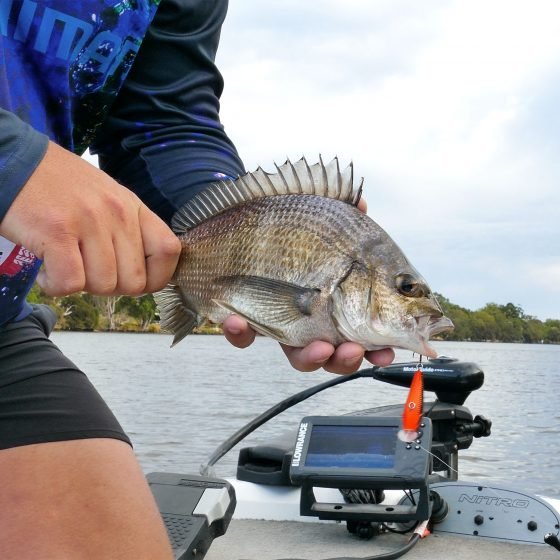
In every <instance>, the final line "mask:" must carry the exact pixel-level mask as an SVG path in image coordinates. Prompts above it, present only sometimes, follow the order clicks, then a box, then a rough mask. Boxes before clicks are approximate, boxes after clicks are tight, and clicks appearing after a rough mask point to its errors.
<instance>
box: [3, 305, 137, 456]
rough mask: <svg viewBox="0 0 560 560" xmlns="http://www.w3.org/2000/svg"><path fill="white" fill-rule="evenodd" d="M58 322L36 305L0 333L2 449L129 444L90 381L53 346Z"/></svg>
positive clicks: (45, 309)
mask: <svg viewBox="0 0 560 560" xmlns="http://www.w3.org/2000/svg"><path fill="white" fill-rule="evenodd" d="M55 320H56V319H55V316H54V313H53V311H52V310H51V309H50V308H49V307H47V306H45V305H36V306H34V310H33V313H32V314H31V315H29V316H28V317H26V318H25V319H23V320H22V321H18V322H12V323H9V324H7V325H5V326H3V327H2V328H0V449H7V448H10V447H18V446H20V445H28V444H32V443H45V442H50V441H66V440H73V439H84V438H99V437H101V438H114V439H120V440H122V441H125V442H127V443H128V444H130V440H129V439H128V437H127V436H126V435H125V433H124V431H123V429H122V428H121V426H120V425H119V423H118V421H117V419H116V418H115V417H114V415H113V413H112V412H111V411H110V410H109V407H108V406H107V404H106V403H105V401H104V400H103V399H102V398H101V396H100V395H99V393H98V392H97V391H96V390H95V388H94V387H93V385H92V384H91V383H90V381H89V379H88V378H87V377H86V375H85V374H84V373H83V372H81V371H80V370H79V369H78V368H77V367H76V366H75V365H74V364H73V363H72V362H71V361H70V360H69V359H68V358H66V356H64V355H63V354H62V352H61V351H60V349H59V348H58V347H57V346H56V345H55V344H53V343H52V342H51V341H50V340H49V338H48V336H49V334H50V332H51V330H52V328H53V326H54V323H55Z"/></svg>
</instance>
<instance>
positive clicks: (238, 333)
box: [222, 315, 256, 348]
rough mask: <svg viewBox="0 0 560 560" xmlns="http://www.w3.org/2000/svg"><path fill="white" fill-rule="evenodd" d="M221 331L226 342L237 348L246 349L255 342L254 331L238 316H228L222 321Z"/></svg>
mask: <svg viewBox="0 0 560 560" xmlns="http://www.w3.org/2000/svg"><path fill="white" fill-rule="evenodd" d="M222 329H223V331H224V336H225V337H226V339H227V340H228V342H230V344H233V345H234V346H237V348H247V346H250V345H251V344H253V341H254V340H255V336H256V333H255V331H254V330H253V329H252V328H251V327H250V326H249V323H247V321H245V320H244V319H242V318H241V317H239V316H238V315H230V316H229V317H228V318H227V319H226V320H225V321H224V323H223V325H222Z"/></svg>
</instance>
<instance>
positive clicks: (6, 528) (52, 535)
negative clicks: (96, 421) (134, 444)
mask: <svg viewBox="0 0 560 560" xmlns="http://www.w3.org/2000/svg"><path fill="white" fill-rule="evenodd" d="M0 478H1V480H2V484H1V485H0V527H1V530H0V558H2V560H27V559H29V560H32V559H33V560H34V559H36V558H40V559H41V560H94V559H95V560H97V559H99V560H105V559H109V558H110V559H111V560H171V559H172V558H173V554H172V551H171V548H170V545H169V541H168V538H167V533H166V531H165V528H164V526H163V522H162V520H161V517H160V514H159V511H158V510H157V507H156V505H155V503H154V500H153V498H152V495H151V492H150V490H149V487H148V485H147V483H146V480H145V478H144V475H143V473H142V471H141V469H140V467H139V465H138V463H137V461H136V459H135V457H134V455H133V452H132V449H131V447H130V446H129V445H128V444H126V443H124V442H122V441H118V440H115V439H83V440H73V441H61V442H52V443H41V444H34V445H26V446H22V447H16V448H13V449H5V450H2V451H0Z"/></svg>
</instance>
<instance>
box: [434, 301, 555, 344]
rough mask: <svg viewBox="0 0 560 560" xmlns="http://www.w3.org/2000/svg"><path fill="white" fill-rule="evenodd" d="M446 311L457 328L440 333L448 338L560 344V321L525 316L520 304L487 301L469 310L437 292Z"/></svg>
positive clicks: (444, 337)
mask: <svg viewBox="0 0 560 560" xmlns="http://www.w3.org/2000/svg"><path fill="white" fill-rule="evenodd" d="M436 295H437V298H438V300H439V302H440V304H441V306H442V309H443V311H444V313H445V314H446V315H447V316H448V317H449V318H450V319H451V320H452V321H453V324H454V325H455V330H454V331H452V332H450V333H444V334H442V335H441V337H442V338H443V339H446V340H474V341H492V342H498V341H499V342H530V343H537V342H538V343H540V342H544V343H554V344H559V343H560V320H555V319H548V320H547V321H545V322H542V321H540V320H539V319H535V318H534V317H531V316H529V315H525V313H524V312H523V309H522V308H521V307H520V306H519V305H514V304H513V303H507V304H506V305H499V304H497V303H488V304H486V305H485V306H484V307H483V308H482V309H478V310H477V311H470V310H468V309H464V308H463V307H459V306H458V305H455V304H453V303H451V302H450V301H449V300H448V299H447V298H445V297H443V296H441V295H439V294H436Z"/></svg>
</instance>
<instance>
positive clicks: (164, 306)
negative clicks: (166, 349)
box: [154, 284, 200, 347]
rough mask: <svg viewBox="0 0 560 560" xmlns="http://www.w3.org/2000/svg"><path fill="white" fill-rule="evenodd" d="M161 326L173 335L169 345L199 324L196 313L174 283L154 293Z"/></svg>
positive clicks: (181, 338) (178, 340)
mask: <svg viewBox="0 0 560 560" xmlns="http://www.w3.org/2000/svg"><path fill="white" fill-rule="evenodd" d="M154 299H155V301H156V304H157V307H158V311H159V316H160V325H161V328H162V329H163V330H164V331H166V332H170V333H172V334H173V335H174V337H173V342H172V343H171V347H173V346H175V344H177V343H178V342H180V341H181V340H183V338H185V337H186V336H187V335H188V334H190V333H191V332H192V330H193V329H194V327H196V326H198V325H199V324H200V320H199V317H198V314H197V313H196V311H195V310H193V309H192V308H191V306H190V305H189V302H188V301H187V300H186V299H185V298H184V296H183V294H182V292H181V289H180V287H179V286H177V285H175V284H168V285H167V286H166V287H165V288H163V290H161V291H160V292H156V293H155V294H154Z"/></svg>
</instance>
